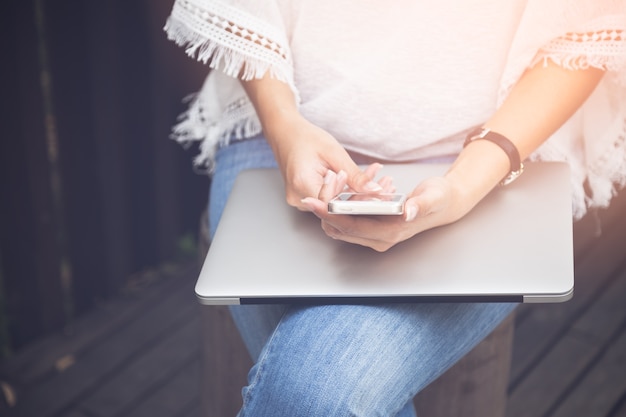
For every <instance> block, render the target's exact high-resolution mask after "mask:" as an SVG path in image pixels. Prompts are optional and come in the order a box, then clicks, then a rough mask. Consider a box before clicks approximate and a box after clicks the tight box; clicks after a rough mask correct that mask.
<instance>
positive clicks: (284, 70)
mask: <svg viewBox="0 0 626 417" xmlns="http://www.w3.org/2000/svg"><path fill="white" fill-rule="evenodd" d="M165 31H166V32H167V35H168V38H169V39H170V40H173V41H174V42H176V44H178V45H180V46H185V47H186V52H187V54H188V55H189V56H192V57H196V58H197V59H198V60H200V61H202V62H204V63H205V64H208V65H209V67H211V68H216V69H220V70H221V71H223V72H224V73H225V74H227V75H229V76H232V77H239V76H240V77H241V78H243V79H244V80H249V79H252V78H260V77H262V76H263V75H264V74H265V73H266V72H267V71H270V73H271V75H272V76H273V77H275V78H278V79H280V80H281V81H284V82H287V83H288V84H290V85H293V82H292V79H293V75H292V72H293V69H292V68H293V66H292V63H291V54H290V51H289V48H288V42H287V39H286V34H285V30H284V25H283V21H282V18H281V13H280V10H278V6H277V5H276V4H274V3H273V2H271V1H262V2H257V1H229V2H226V1H219V0H218V1H216V0H176V2H175V3H174V6H173V9H172V13H171V15H170V17H169V18H168V20H167V23H166V25H165Z"/></svg>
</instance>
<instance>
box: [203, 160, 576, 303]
mask: <svg viewBox="0 0 626 417" xmlns="http://www.w3.org/2000/svg"><path fill="white" fill-rule="evenodd" d="M448 166H449V165H440V164H398V165H386V166H385V167H384V169H383V171H382V173H381V175H391V176H392V177H394V179H395V184H396V185H397V188H398V191H400V192H409V191H410V190H411V189H412V188H413V187H414V186H415V185H417V184H418V183H419V182H420V181H421V180H423V179H425V178H428V177H431V176H437V175H443V174H444V173H445V172H446V170H447V169H448ZM573 285H574V270H573V244H572V212H571V190H570V173H569V168H568V166H567V165H566V164H564V163H529V164H527V166H526V169H525V172H524V174H523V175H522V176H521V177H520V178H519V179H518V180H517V181H515V182H514V183H512V184H510V185H508V186H505V187H497V188H496V189H494V190H493V191H492V192H491V193H490V194H489V195H488V196H487V197H486V198H485V199H484V200H483V201H481V202H480V203H479V204H478V205H477V206H476V207H475V208H474V210H472V212H470V213H469V214H468V215H467V216H465V217H464V218H463V219H461V220H459V221H457V222H456V223H453V224H450V225H446V226H442V227H439V228H436V229H432V230H428V231H426V232H423V233H421V234H418V235H416V236H415V237H413V238H411V239H409V240H407V241H405V242H402V243H400V244H398V245H396V246H394V247H393V248H391V249H390V250H389V251H387V252H384V253H378V252H376V251H374V250H372V249H369V248H365V247H361V246H357V245H353V244H349V243H345V242H340V241H336V240H333V239H331V238H329V237H327V236H326V235H325V233H324V232H323V231H322V229H321V227H320V221H319V219H318V218H317V217H315V216H314V215H313V214H312V213H306V212H300V211H298V210H297V209H295V208H293V207H290V206H288V205H287V204H286V202H285V196H284V184H283V181H282V178H281V176H280V173H279V171H278V170H277V169H258V170H249V171H244V172H242V173H241V174H240V175H239V176H238V178H237V180H236V182H235V185H234V188H233V191H232V193H231V195H230V197H229V200H228V202H227V204H226V207H225V209H224V213H223V216H222V219H221V221H220V224H219V226H218V229H217V232H216V235H215V237H214V239H213V242H212V243H211V247H210V249H209V252H208V254H207V257H206V259H205V262H204V265H203V267H202V270H201V272H200V276H199V279H198V282H197V284H196V289H195V290H196V294H197V296H198V299H199V301H200V302H201V303H203V304H262V303H368V302H375V303H381V302H430V301H434V302H467V301H512V302H559V301H565V300H568V299H569V298H571V296H572V292H573Z"/></svg>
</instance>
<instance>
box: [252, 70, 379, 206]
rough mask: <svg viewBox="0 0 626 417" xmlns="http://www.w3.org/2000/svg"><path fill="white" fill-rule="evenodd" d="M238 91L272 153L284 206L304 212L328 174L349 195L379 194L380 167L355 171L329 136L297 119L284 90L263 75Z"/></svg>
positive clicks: (289, 93)
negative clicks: (282, 188) (340, 182)
mask: <svg viewBox="0 0 626 417" xmlns="http://www.w3.org/2000/svg"><path fill="white" fill-rule="evenodd" d="M242 85H243V87H244V89H245V90H246V93H247V94H248V97H249V98H250V101H251V102H252V103H253V104H254V108H255V109H256V112H257V115H258V117H259V120H260V121H261V124H262V126H263V131H264V133H265V137H266V139H267V141H268V143H269V144H270V146H271V147H272V150H273V152H274V156H275V157H276V160H277V162H278V166H279V167H280V170H281V173H282V175H283V179H284V180H285V191H286V198H287V202H288V203H289V204H290V205H292V206H295V207H298V208H299V209H301V210H306V206H305V205H303V204H302V199H303V198H306V197H315V196H318V195H319V194H320V190H321V188H322V186H323V185H324V178H325V177H326V174H327V172H328V171H329V170H331V171H333V172H336V173H339V172H341V173H342V174H341V176H342V178H340V179H342V180H343V179H345V184H344V185H347V186H348V187H350V188H351V189H353V190H355V191H361V192H377V191H381V192H382V191H384V185H381V184H377V183H375V182H374V181H373V179H374V177H375V176H376V174H377V172H378V170H379V169H380V164H372V165H370V166H369V167H368V168H366V169H365V170H361V169H360V168H359V167H358V165H356V164H355V163H354V161H353V160H352V158H350V156H349V155H348V153H347V152H346V150H345V149H344V148H343V146H341V145H340V144H339V142H337V140H336V139H335V138H334V137H333V136H332V135H330V134H329V133H328V132H326V131H324V130H323V129H321V128H319V127H317V126H315V125H314V124H312V123H310V122H309V121H307V120H306V119H305V118H304V117H302V115H301V114H300V112H299V110H298V107H297V105H296V101H295V97H294V95H293V93H292V91H291V89H290V88H289V86H288V85H287V84H285V83H283V82H281V81H278V80H276V79H273V78H271V77H270V76H269V74H266V75H265V76H264V77H263V78H261V79H254V80H249V81H242ZM344 176H345V178H343V177H344Z"/></svg>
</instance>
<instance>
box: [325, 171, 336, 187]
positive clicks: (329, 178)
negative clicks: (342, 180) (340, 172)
mask: <svg viewBox="0 0 626 417" xmlns="http://www.w3.org/2000/svg"><path fill="white" fill-rule="evenodd" d="M336 176H337V174H335V172H334V171H331V170H330V169H329V170H328V171H327V172H326V176H325V177H324V184H325V185H328V184H330V183H331V182H332V181H333V180H334V179H335V177H336Z"/></svg>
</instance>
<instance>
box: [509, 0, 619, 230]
mask: <svg viewBox="0 0 626 417" xmlns="http://www.w3.org/2000/svg"><path fill="white" fill-rule="evenodd" d="M547 60H551V61H553V62H555V63H556V64H557V65H560V66H562V67H563V68H567V69H571V70H577V69H585V68H589V67H595V68H601V69H603V70H604V71H606V73H605V76H604V77H603V79H602V81H601V82H600V84H599V85H598V87H597V88H596V89H595V91H594V92H593V93H592V95H591V96H590V97H589V99H588V100H587V101H586V102H585V103H584V104H583V106H582V107H581V108H580V109H579V110H578V112H576V114H575V115H574V116H572V118H570V120H568V121H567V122H566V123H565V124H564V125H563V126H562V127H561V128H560V129H559V130H558V131H557V132H556V133H555V134H554V135H552V136H551V137H550V138H549V139H548V140H547V141H546V142H545V143H544V144H543V145H542V146H541V147H540V148H539V149H538V150H537V151H536V152H535V153H534V154H533V155H532V156H531V159H533V160H542V161H566V162H568V163H569V165H570V168H571V173H572V193H573V198H572V209H573V214H574V218H575V219H579V218H581V217H582V216H584V214H585V213H586V212H587V211H588V210H589V209H592V208H597V207H606V206H608V205H609V203H610V201H611V199H612V197H613V196H614V195H615V193H616V191H617V189H619V188H621V187H624V185H626V2H624V1H623V0H551V1H550V2H545V1H542V0H528V3H527V7H526V11H525V14H524V16H522V20H521V22H520V29H519V30H518V33H517V34H516V38H515V39H514V42H513V46H512V48H511V52H510V54H509V59H508V62H507V67H506V68H505V71H504V75H503V78H502V80H501V89H500V102H502V101H503V100H504V98H505V97H506V96H507V95H508V92H509V91H510V89H511V87H512V86H513V85H514V83H515V82H516V80H517V79H519V77H520V76H521V74H522V73H523V71H524V70H525V69H526V68H528V67H529V66H533V65H537V64H539V65H541V63H542V62H546V61H547Z"/></svg>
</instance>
